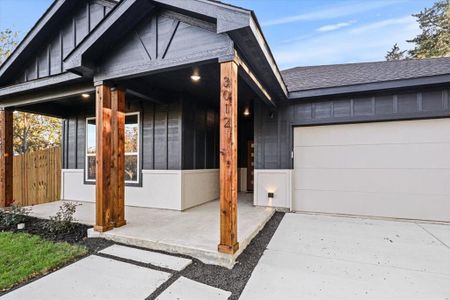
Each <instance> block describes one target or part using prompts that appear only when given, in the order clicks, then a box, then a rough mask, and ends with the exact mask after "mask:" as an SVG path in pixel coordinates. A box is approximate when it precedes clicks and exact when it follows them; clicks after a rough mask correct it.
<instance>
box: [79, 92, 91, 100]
mask: <svg viewBox="0 0 450 300" xmlns="http://www.w3.org/2000/svg"><path fill="white" fill-rule="evenodd" d="M81 97H83V98H84V99H87V98H89V97H91V95H89V94H87V93H84V94H81Z"/></svg>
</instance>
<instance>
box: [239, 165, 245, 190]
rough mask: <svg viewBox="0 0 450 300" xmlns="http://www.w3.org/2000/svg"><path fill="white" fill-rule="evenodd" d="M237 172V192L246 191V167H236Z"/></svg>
mask: <svg viewBox="0 0 450 300" xmlns="http://www.w3.org/2000/svg"><path fill="white" fill-rule="evenodd" d="M238 174H239V176H238V177H239V181H238V185H239V192H246V191H247V168H239V169H238Z"/></svg>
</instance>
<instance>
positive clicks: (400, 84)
mask: <svg viewBox="0 0 450 300" xmlns="http://www.w3.org/2000/svg"><path fill="white" fill-rule="evenodd" d="M445 83H450V74H443V75H435V76H428V77H419V78H409V79H401V80H392V81H383V82H371V83H365V84H356V85H347V86H338V87H327V88H317V89H309V90H300V91H290V92H289V96H288V99H289V100H298V99H307V98H318V97H324V96H338V95H346V94H354V93H365V92H375V91H385V90H392V89H402V88H409V87H420V86H427V85H437V84H445Z"/></svg>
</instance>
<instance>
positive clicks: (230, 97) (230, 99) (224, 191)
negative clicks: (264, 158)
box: [218, 61, 239, 254]
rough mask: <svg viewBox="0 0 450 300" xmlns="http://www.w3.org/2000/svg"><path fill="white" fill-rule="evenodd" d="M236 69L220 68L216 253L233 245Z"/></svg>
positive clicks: (231, 65) (227, 65)
mask: <svg viewBox="0 0 450 300" xmlns="http://www.w3.org/2000/svg"><path fill="white" fill-rule="evenodd" d="M237 91H238V65H237V64H236V62H234V61H229V62H224V63H221V64H220V244H219V247H218V249H219V252H222V253H228V254H233V253H235V252H236V251H237V250H238V249H239V243H238V241H237V140H238V139H237V135H238V132H237V131H238V127H237V122H238V115H237V108H238V93H237Z"/></svg>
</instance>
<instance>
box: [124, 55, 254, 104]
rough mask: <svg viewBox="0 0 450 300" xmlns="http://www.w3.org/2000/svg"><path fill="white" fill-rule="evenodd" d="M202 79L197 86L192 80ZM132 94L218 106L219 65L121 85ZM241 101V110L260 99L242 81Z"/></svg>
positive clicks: (240, 85)
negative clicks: (187, 98)
mask: <svg viewBox="0 0 450 300" xmlns="http://www.w3.org/2000/svg"><path fill="white" fill-rule="evenodd" d="M193 74H197V75H200V76H201V79H200V80H199V81H198V82H193V81H192V80H191V78H190V77H191V75H193ZM119 85H123V86H124V87H125V88H127V89H129V90H134V91H137V92H139V93H141V94H144V95H148V96H150V97H155V98H156V97H162V98H163V99H162V100H163V101H164V100H165V99H164V97H165V96H167V97H170V95H174V94H179V95H182V96H183V95H186V94H187V95H189V96H191V97H194V98H196V99H198V100H201V101H205V102H208V103H216V104H217V105H219V96H220V95H219V94H220V65H219V64H218V63H208V64H201V65H195V66H191V67H187V68H183V69H177V70H169V71H165V72H160V73H157V74H153V75H148V76H144V77H138V78H132V79H127V80H123V81H120V82H119ZM238 85H239V87H238V99H239V105H240V106H246V105H248V104H249V103H250V102H251V101H253V100H255V99H257V98H258V96H257V95H256V93H255V92H254V91H253V90H252V89H251V88H250V87H249V85H248V84H247V83H246V82H245V81H244V80H243V79H242V78H241V77H239V83H238Z"/></svg>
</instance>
